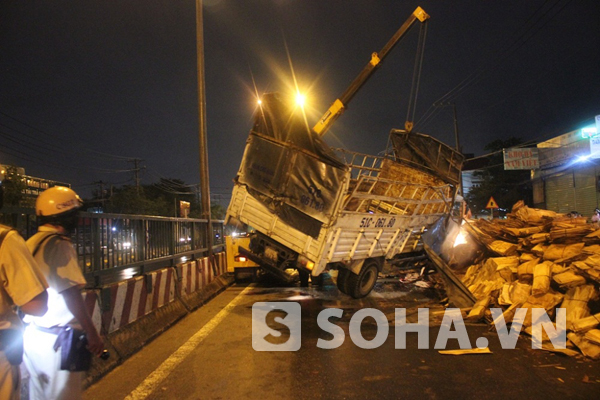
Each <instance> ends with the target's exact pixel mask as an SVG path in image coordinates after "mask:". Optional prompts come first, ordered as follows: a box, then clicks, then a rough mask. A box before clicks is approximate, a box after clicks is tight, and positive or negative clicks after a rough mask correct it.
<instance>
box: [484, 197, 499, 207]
mask: <svg viewBox="0 0 600 400" xmlns="http://www.w3.org/2000/svg"><path fill="white" fill-rule="evenodd" d="M485 208H498V203H496V200H494V198H493V197H490V200H489V201H488V203H487V206H485Z"/></svg>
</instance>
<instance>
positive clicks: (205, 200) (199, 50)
mask: <svg viewBox="0 0 600 400" xmlns="http://www.w3.org/2000/svg"><path fill="white" fill-rule="evenodd" d="M196 58H197V70H198V71H197V74H198V131H199V139H200V191H201V195H202V198H201V200H202V203H201V205H202V218H204V219H206V222H207V223H206V238H207V246H208V257H209V260H211V262H212V261H213V260H212V255H213V253H212V250H213V249H212V246H213V230H212V220H211V215H210V184H209V180H208V146H207V139H206V88H205V82H204V23H203V21H202V0H196ZM213 271H216V268H215V266H214V263H213Z"/></svg>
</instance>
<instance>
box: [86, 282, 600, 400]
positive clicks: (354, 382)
mask: <svg viewBox="0 0 600 400" xmlns="http://www.w3.org/2000/svg"><path fill="white" fill-rule="evenodd" d="M266 301H270V302H271V301H279V302H292V303H298V304H300V306H301V310H302V312H301V340H300V344H301V348H300V349H299V350H298V351H293V352H275V351H255V350H254V349H253V346H252V306H253V304H254V303H256V302H266ZM396 307H397V308H405V309H406V310H407V315H408V320H409V322H411V321H416V314H414V313H415V312H416V310H417V309H418V308H424V307H427V308H429V309H430V321H431V326H430V328H429V342H430V346H429V349H418V343H417V339H418V338H417V335H416V334H415V333H409V334H408V335H407V343H406V344H407V345H406V347H407V348H406V349H395V348H394V347H395V346H394V344H395V333H394V329H393V328H394V327H393V326H390V331H389V336H388V337H387V340H385V342H384V343H383V345H381V346H380V347H379V348H376V349H362V348H360V347H358V346H357V345H355V344H354V342H353V341H352V340H351V338H350V337H349V321H350V318H351V316H352V315H353V314H354V313H355V312H356V311H358V310H360V309H362V308H376V309H379V310H381V311H382V312H383V313H384V314H385V315H387V316H388V317H389V319H391V320H392V325H393V315H394V314H393V311H394V308H396ZM326 308H339V309H342V310H343V316H342V318H340V319H333V320H332V322H335V323H336V325H337V326H339V327H341V328H342V329H343V331H344V332H345V341H344V342H343V344H342V345H341V346H340V347H338V348H336V349H331V350H325V349H321V348H318V347H317V341H318V339H319V338H321V339H324V340H330V339H332V337H333V336H332V335H331V334H329V333H327V332H324V331H323V330H322V329H321V328H319V326H318V325H317V316H318V314H319V312H321V311H322V310H323V309H326ZM442 315H443V307H442V305H441V304H440V301H439V299H436V297H435V293H434V292H433V291H432V290H431V289H424V288H420V287H416V286H414V285H402V284H400V285H398V284H394V281H391V282H390V281H388V283H385V282H384V283H379V284H378V287H377V290H376V291H375V292H374V293H372V294H371V295H369V296H368V297H367V298H365V299H362V300H354V299H351V298H349V297H348V296H344V295H341V294H339V293H338V292H337V289H336V287H335V286H334V285H333V283H332V281H331V280H328V281H326V285H325V287H324V288H316V287H315V288H313V287H311V288H308V289H303V288H299V287H296V288H282V287H271V286H269V285H261V284H253V285H234V286H232V287H229V288H228V289H227V290H225V291H224V292H223V293H221V294H220V295H218V296H217V297H216V298H215V299H213V300H212V301H211V302H210V303H209V304H207V305H205V306H204V307H202V308H200V309H198V310H197V311H195V312H194V313H192V314H190V315H189V316H187V317H186V318H184V319H183V320H181V321H180V322H179V323H177V324H176V325H175V326H174V327H172V328H171V329H169V330H168V331H167V332H165V333H164V334H162V335H161V336H160V337H158V338H157V339H155V340H154V341H153V342H152V343H150V344H148V345H147V346H145V347H144V349H143V350H141V351H140V352H138V353H137V354H135V355H134V356H133V357H131V358H130V359H128V360H127V361H126V362H125V363H124V364H123V365H121V366H119V367H117V368H116V369H115V370H113V371H112V372H111V373H109V374H108V375H106V376H105V377H104V378H103V379H102V380H100V381H99V382H97V383H96V384H94V385H92V386H91V387H89V388H88V389H87V390H86V392H85V397H84V398H85V399H98V400H100V399H111V400H113V399H121V398H127V397H128V396H129V398H131V399H146V398H147V399H260V400H269V399H375V398H377V399H457V398H461V399H498V398H510V399H565V398H579V399H598V398H599V397H600V363H598V362H590V361H588V360H585V359H583V358H580V357H567V356H563V355H558V354H554V353H550V352H546V351H542V350H532V349H531V341H530V340H529V339H528V338H526V337H523V338H520V339H519V342H518V344H517V348H516V349H514V350H503V349H502V348H501V346H500V343H499V340H498V338H497V336H496V334H495V333H493V332H490V331H489V329H488V327H487V325H485V324H479V325H469V324H467V326H466V328H467V331H468V333H469V337H470V342H471V343H472V345H473V347H475V341H476V339H477V338H479V337H485V338H487V339H488V341H489V348H490V350H491V351H492V354H481V355H473V354H470V355H459V356H451V355H442V354H440V353H439V352H438V350H435V349H434V348H433V347H434V343H435V341H436V338H437V336H438V331H439V329H440V328H439V323H440V321H441V317H442ZM271 326H272V327H275V328H279V329H277V330H278V331H279V332H281V333H282V335H281V337H280V338H278V339H273V340H271V342H273V343H286V342H287V340H288V337H289V334H290V332H291V330H290V329H287V328H285V327H284V326H283V325H281V324H277V323H275V324H274V325H273V322H272V321H271ZM361 332H362V335H363V337H364V338H365V339H368V340H370V339H373V338H374V337H375V335H376V333H377V332H378V328H377V325H376V324H375V323H374V320H373V319H371V318H366V319H365V320H364V321H363V323H362V328H361ZM458 348H459V346H458V342H457V340H455V339H450V340H449V341H448V346H447V349H458Z"/></svg>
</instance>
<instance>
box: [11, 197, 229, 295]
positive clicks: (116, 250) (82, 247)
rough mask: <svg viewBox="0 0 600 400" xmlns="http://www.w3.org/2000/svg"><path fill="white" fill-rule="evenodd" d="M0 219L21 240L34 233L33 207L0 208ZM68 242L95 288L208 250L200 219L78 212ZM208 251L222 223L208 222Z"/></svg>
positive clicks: (218, 239)
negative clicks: (17, 234) (209, 242)
mask: <svg viewBox="0 0 600 400" xmlns="http://www.w3.org/2000/svg"><path fill="white" fill-rule="evenodd" d="M0 216H1V217H2V218H1V220H2V222H3V223H5V224H7V225H11V226H13V227H15V228H16V229H17V230H18V231H19V233H21V235H22V236H23V237H24V238H25V239H27V238H28V237H29V236H31V235H33V234H35V232H36V231H37V229H36V226H37V224H36V217H35V212H34V210H33V209H25V208H22V209H21V208H14V209H9V208H8V207H5V208H4V209H3V210H2V214H1V215H0ZM80 216H81V218H80V220H79V225H78V227H77V232H76V233H75V234H73V236H72V241H73V245H74V247H75V249H76V251H77V256H78V260H79V265H80V267H81V269H82V271H83V273H84V275H85V277H86V279H87V281H88V283H89V284H90V285H93V286H99V285H102V284H105V283H108V282H116V281H120V280H124V279H128V278H131V277H133V276H135V275H141V274H143V273H145V272H149V271H153V270H155V269H159V268H164V267H168V266H173V265H176V264H178V263H180V262H185V261H187V260H190V259H194V258H200V257H204V256H206V255H207V254H208V240H207V237H206V224H207V223H208V221H207V220H205V219H192V218H167V217H152V216H145V215H126V214H104V213H81V214H80ZM212 227H213V235H214V237H213V250H214V251H219V250H220V249H221V248H222V247H224V245H225V238H224V235H225V227H224V223H223V221H220V220H213V221H212Z"/></svg>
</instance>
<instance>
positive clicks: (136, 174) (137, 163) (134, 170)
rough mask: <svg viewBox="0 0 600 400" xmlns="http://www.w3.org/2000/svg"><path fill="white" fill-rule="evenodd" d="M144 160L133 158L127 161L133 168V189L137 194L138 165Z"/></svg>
mask: <svg viewBox="0 0 600 400" xmlns="http://www.w3.org/2000/svg"><path fill="white" fill-rule="evenodd" d="M142 161H144V160H141V159H139V158H133V159H131V160H127V162H132V163H133V165H134V167H133V178H134V179H135V189H136V191H137V194H138V195H139V194H140V169H141V168H140V167H139V163H141V162H142Z"/></svg>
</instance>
